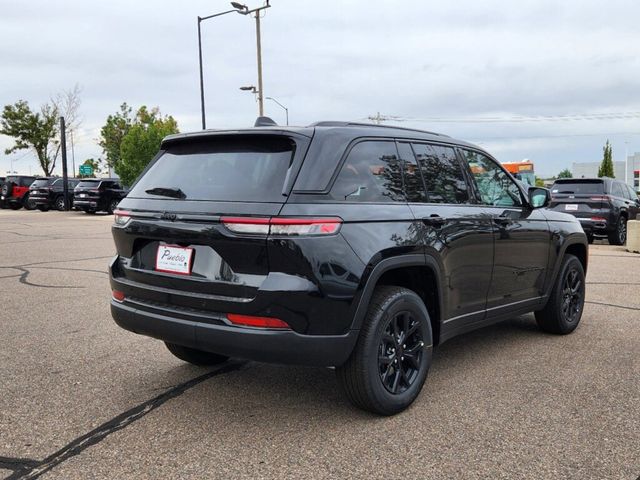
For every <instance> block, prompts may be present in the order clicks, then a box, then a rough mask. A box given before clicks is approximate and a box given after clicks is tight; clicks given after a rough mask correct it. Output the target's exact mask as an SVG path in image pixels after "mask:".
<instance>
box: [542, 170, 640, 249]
mask: <svg viewBox="0 0 640 480" xmlns="http://www.w3.org/2000/svg"><path fill="white" fill-rule="evenodd" d="M549 208H551V209H553V210H555V211H557V212H566V213H570V214H571V215H573V216H575V217H576V218H577V219H578V220H579V221H580V223H581V224H582V228H583V229H584V231H585V233H586V234H587V238H588V239H589V243H591V242H593V238H594V235H606V236H607V237H608V239H609V243H610V244H611V245H624V244H625V242H626V241H627V221H628V220H635V218H636V215H638V213H640V200H638V195H636V192H634V191H633V188H631V187H630V186H629V185H627V184H626V183H624V182H621V181H619V180H614V179H613V178H608V177H603V178H567V179H561V180H556V181H555V183H554V184H553V186H552V187H551V203H550V205H549Z"/></svg>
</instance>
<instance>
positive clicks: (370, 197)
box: [331, 141, 405, 202]
mask: <svg viewBox="0 0 640 480" xmlns="http://www.w3.org/2000/svg"><path fill="white" fill-rule="evenodd" d="M331 195H332V196H333V198H335V199H336V200H343V201H347V202H404V201H405V198H404V195H403V193H402V170H401V165H400V161H399V160H398V154H397V151H396V144H395V142H390V141H364V142H360V143H357V144H356V145H355V146H354V147H353V148H352V149H351V151H350V152H349V154H348V155H347V158H346V159H345V161H344V164H343V165H342V168H341V170H340V173H339V174H338V178H336V181H335V183H334V184H333V188H332V189H331Z"/></svg>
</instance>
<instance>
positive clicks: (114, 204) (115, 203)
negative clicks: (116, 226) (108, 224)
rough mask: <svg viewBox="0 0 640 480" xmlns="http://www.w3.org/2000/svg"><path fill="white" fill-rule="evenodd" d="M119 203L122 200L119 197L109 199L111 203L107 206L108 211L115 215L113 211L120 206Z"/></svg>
mask: <svg viewBox="0 0 640 480" xmlns="http://www.w3.org/2000/svg"><path fill="white" fill-rule="evenodd" d="M119 203H120V200H118V199H117V198H114V199H111V200H110V201H109V205H108V206H107V213H108V214H109V215H113V212H115V210H116V208H118V204H119Z"/></svg>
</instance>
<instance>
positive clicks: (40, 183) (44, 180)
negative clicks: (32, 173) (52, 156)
mask: <svg viewBox="0 0 640 480" xmlns="http://www.w3.org/2000/svg"><path fill="white" fill-rule="evenodd" d="M50 183H51V180H49V179H48V178H40V179H38V180H36V181H35V182H33V183H32V184H31V186H32V187H46V186H48V185H49V184H50Z"/></svg>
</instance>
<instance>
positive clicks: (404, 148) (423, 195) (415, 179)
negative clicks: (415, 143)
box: [398, 143, 428, 203]
mask: <svg viewBox="0 0 640 480" xmlns="http://www.w3.org/2000/svg"><path fill="white" fill-rule="evenodd" d="M398 153H399V154H400V160H402V166H403V169H402V170H403V172H404V193H405V195H406V197H407V201H409V202H417V203H426V202H427V201H428V198H427V191H426V190H425V187H424V183H423V182H422V175H421V174H420V170H419V168H418V163H417V161H416V157H415V155H414V154H413V149H412V148H411V145H410V144H408V143H399V144H398Z"/></svg>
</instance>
